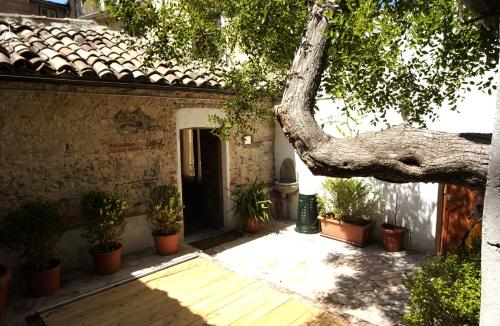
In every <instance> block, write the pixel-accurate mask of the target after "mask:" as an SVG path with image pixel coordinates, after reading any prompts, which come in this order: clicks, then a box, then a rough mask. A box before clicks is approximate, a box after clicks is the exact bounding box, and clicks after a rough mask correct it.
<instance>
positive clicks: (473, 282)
mask: <svg viewBox="0 0 500 326" xmlns="http://www.w3.org/2000/svg"><path fill="white" fill-rule="evenodd" d="M480 253H481V252H480V245H478V244H476V245H474V246H473V247H472V248H467V247H464V246H460V247H458V248H456V249H454V250H452V251H451V252H449V253H448V254H447V255H446V257H442V256H439V255H434V256H430V257H428V258H427V259H426V260H425V261H424V263H423V264H422V267H421V269H420V271H419V272H417V274H416V275H414V276H407V277H406V278H405V279H404V280H403V284H404V285H405V287H406V288H407V289H408V290H409V292H410V303H409V306H410V311H409V312H408V313H407V314H406V315H405V316H404V321H405V323H406V324H409V325H418V326H424V325H425V326H433V325H436V326H441V325H442V326H445V325H446V326H448V325H479V308H480V303H481V256H480Z"/></svg>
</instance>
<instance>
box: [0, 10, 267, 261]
mask: <svg viewBox="0 0 500 326" xmlns="http://www.w3.org/2000/svg"><path fill="white" fill-rule="evenodd" d="M126 39H127V37H126V36H125V35H123V34H120V33H118V32H115V31H111V30H109V29H107V28H106V27H103V26H99V25H98V24H97V23H95V22H93V21H89V20H76V19H75V20H71V19H49V18H42V17H34V16H19V15H7V14H2V15H1V16H0V138H1V140H2V141H1V142H0V171H1V173H0V212H1V215H4V214H5V213H6V212H7V211H9V210H10V209H13V208H16V207H17V206H19V205H20V204H23V203H26V202H28V201H32V200H36V199H47V200H53V201H57V202H58V203H60V206H61V207H62V211H63V213H64V217H65V221H66V227H67V229H68V231H67V232H66V233H65V235H64V237H63V240H62V242H61V244H60V247H59V253H60V257H61V258H62V260H63V261H64V266H65V267H66V268H69V267H74V266H78V265H81V263H82V262H86V261H87V260H88V259H89V258H88V254H87V249H86V245H85V243H84V242H83V240H82V239H81V237H79V233H80V226H81V225H82V223H83V221H82V219H81V217H80V213H79V204H80V201H81V198H82V195H83V194H84V193H86V192H88V191H92V190H103V191H110V192H113V193H116V194H119V195H122V196H123V197H124V198H125V199H126V200H127V203H128V211H127V215H128V224H127V228H126V231H125V234H124V237H123V241H122V242H123V245H124V251H125V252H134V251H139V250H142V249H144V248H146V247H148V246H150V245H151V244H152V240H151V236H150V232H149V230H148V226H147V223H146V221H145V215H144V214H145V209H146V203H147V200H148V195H149V190H150V189H151V188H152V187H153V186H155V185H159V184H174V185H177V186H178V187H179V189H180V190H181V191H182V193H183V197H184V198H183V200H184V203H185V204H186V206H189V205H190V206H191V208H193V207H196V206H198V207H202V208H203V209H202V210H198V211H197V212H198V213H199V214H192V215H191V216H185V226H186V228H185V230H184V231H186V232H188V231H192V232H194V231H196V230H198V229H200V228H204V227H214V228H221V227H222V228H225V229H235V228H239V227H240V224H239V221H238V220H237V219H236V218H235V217H234V216H233V214H232V212H231V211H230V208H231V200H230V192H231V191H233V190H235V189H236V187H237V186H239V185H242V184H246V183H249V182H252V181H254V180H257V181H259V182H263V183H266V184H271V183H272V182H273V179H274V124H273V122H272V121H269V122H268V123H263V124H262V125H259V126H256V127H257V132H256V133H255V134H253V135H249V136H251V141H250V142H245V144H244V143H242V142H241V141H240V140H239V139H237V140H230V141H220V140H219V139H218V138H216V137H215V136H212V135H211V134H210V132H209V129H210V128H211V127H213V126H212V125H211V124H210V123H209V120H208V117H209V116H210V115H212V114H221V113H220V111H219V109H218V108H219V107H220V105H221V103H222V102H223V101H225V100H227V99H229V98H230V97H231V96H232V95H231V92H228V91H226V90H223V88H222V87H221V81H220V78H219V77H217V76H216V75H213V74H211V73H209V72H208V71H207V70H204V69H203V68H201V67H198V66H194V65H193V66H190V67H180V66H176V65H173V64H172V63H169V62H157V63H155V64H154V66H153V67H146V66H144V64H143V62H142V61H141V53H138V52H136V51H134V50H129V49H128V48H127V45H126ZM247 138H248V137H247ZM188 189H189V190H190V191H187V190H188ZM193 193H194V195H193ZM200 193H203V194H205V197H203V196H201V197H200ZM207 200H209V201H210V203H211V204H210V203H208V204H207ZM207 205H208V206H207ZM188 208H189V207H188ZM194 211H196V209H194ZM207 212H209V213H210V217H208V216H207V214H208V213H207ZM187 226H189V228H190V229H189V230H188V227H187ZM12 259H14V258H12V257H10V256H6V255H5V254H1V253H0V260H2V263H6V264H9V263H11V262H12ZM9 260H10V261H9ZM11 265H12V264H11Z"/></svg>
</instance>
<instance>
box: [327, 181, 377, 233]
mask: <svg viewBox="0 0 500 326" xmlns="http://www.w3.org/2000/svg"><path fill="white" fill-rule="evenodd" d="M321 188H322V189H323V193H322V195H320V196H318V205H319V209H320V214H321V215H322V216H324V217H326V218H332V219H335V220H341V221H344V222H347V223H363V221H366V220H370V219H372V218H373V216H374V215H375V214H376V212H377V204H378V201H379V200H380V193H379V192H378V191H377V190H376V189H375V187H374V186H373V185H372V184H370V183H366V182H363V181H361V180H359V179H334V178H327V179H326V180H325V181H324V182H323V183H322V185H321Z"/></svg>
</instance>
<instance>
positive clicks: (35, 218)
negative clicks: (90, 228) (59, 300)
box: [0, 201, 63, 297]
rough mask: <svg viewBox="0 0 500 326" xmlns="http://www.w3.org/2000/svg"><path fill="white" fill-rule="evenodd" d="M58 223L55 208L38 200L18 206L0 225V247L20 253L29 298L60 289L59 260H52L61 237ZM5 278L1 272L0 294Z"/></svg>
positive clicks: (6, 275) (60, 220)
mask: <svg viewBox="0 0 500 326" xmlns="http://www.w3.org/2000/svg"><path fill="white" fill-rule="evenodd" d="M61 222H62V219H61V215H60V214H59V211H58V207H57V206H56V205H55V204H54V203H51V202H47V201H40V202H32V203H28V204H25V205H22V206H21V207H19V208H18V209H16V210H14V211H12V212H10V213H9V214H7V215H6V216H5V218H4V219H3V220H2V221H1V223H0V239H1V240H0V241H1V245H2V246H3V247H5V248H6V249H7V250H9V251H21V257H22V259H23V263H24V267H25V271H26V281H27V283H28V293H29V295H31V296H34V297H42V296H47V295H51V294H52V293H54V292H55V291H57V290H58V289H59V287H60V272H61V261H60V260H59V259H56V258H54V248H55V247H56V245H57V243H58V242H59V240H60V239H61V236H62V232H63V224H62V223H61ZM9 277H10V274H9V273H8V272H5V273H4V276H3V277H2V290H1V291H2V292H3V291H4V289H3V288H4V286H5V290H6V282H7V281H8V279H9ZM4 278H5V279H4ZM4 282H5V283H4Z"/></svg>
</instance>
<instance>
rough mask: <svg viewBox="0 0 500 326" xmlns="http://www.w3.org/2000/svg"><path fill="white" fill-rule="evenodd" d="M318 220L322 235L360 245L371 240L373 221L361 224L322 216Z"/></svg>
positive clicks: (364, 244)
mask: <svg viewBox="0 0 500 326" xmlns="http://www.w3.org/2000/svg"><path fill="white" fill-rule="evenodd" d="M320 222H321V235H322V236H325V237H328V238H332V239H335V240H340V241H344V242H347V243H350V244H353V245H356V246H360V247H364V246H366V245H367V244H368V243H370V241H371V238H372V229H373V222H370V223H368V224H366V225H363V226H361V225H356V224H350V223H345V222H342V221H336V220H330V219H324V218H322V219H320Z"/></svg>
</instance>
